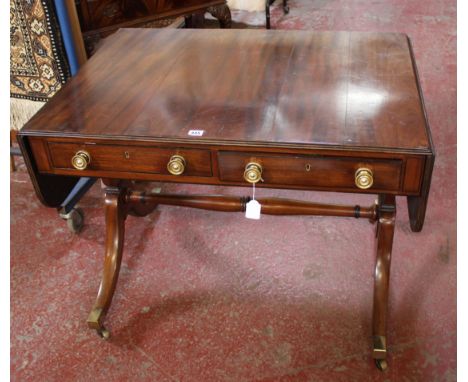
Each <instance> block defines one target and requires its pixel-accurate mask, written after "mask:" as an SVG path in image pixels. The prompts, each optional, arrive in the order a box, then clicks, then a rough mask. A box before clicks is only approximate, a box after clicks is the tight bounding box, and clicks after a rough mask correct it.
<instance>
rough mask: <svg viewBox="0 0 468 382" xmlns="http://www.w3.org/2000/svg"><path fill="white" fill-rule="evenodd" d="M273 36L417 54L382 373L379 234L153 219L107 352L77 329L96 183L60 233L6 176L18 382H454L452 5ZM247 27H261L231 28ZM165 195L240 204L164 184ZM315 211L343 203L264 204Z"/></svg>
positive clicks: (95, 262)
mask: <svg viewBox="0 0 468 382" xmlns="http://www.w3.org/2000/svg"><path fill="white" fill-rule="evenodd" d="M290 7H291V13H290V14H289V15H288V16H283V14H282V12H281V10H280V8H279V7H277V6H276V7H275V8H274V9H273V13H272V24H273V27H274V28H277V29H314V30H359V31H391V32H404V33H407V34H408V35H409V36H410V37H411V39H412V41H413V44H414V50H415V54H416V60H417V63H418V66H419V71H420V76H421V81H422V88H423V92H424V95H425V99H426V106H427V112H428V117H429V121H430V124H431V126H432V132H433V137H434V141H435V145H436V149H437V154H438V156H437V159H436V164H435V171H434V177H433V183H432V191H431V196H430V201H429V208H428V215H427V219H426V225H425V227H424V230H423V232H421V233H419V234H415V233H411V232H410V230H409V224H408V215H407V212H406V201H405V200H404V199H400V200H398V208H399V210H398V217H397V229H396V234H395V245H394V251H393V254H394V255H393V264H392V274H391V296H390V297H391V298H390V323H389V332H388V340H389V344H390V356H389V370H388V371H387V372H386V373H383V374H382V373H381V372H379V371H378V370H377V369H376V368H375V366H374V364H373V362H372V360H371V358H370V346H371V344H370V342H371V341H370V330H371V307H372V286H373V279H372V277H373V265H374V240H373V226H371V225H370V224H369V223H368V222H367V221H365V220H362V221H355V220H352V219H351V220H346V219H339V218H322V217H298V218H296V217H295V218H292V217H271V216H264V217H262V219H261V220H260V221H258V222H257V221H248V220H246V219H244V218H243V217H242V215H241V214H228V213H215V212H208V211H199V210H190V209H183V208H175V207H160V208H159V209H158V211H157V212H155V213H153V214H152V215H150V216H149V217H146V218H140V219H137V218H133V217H129V218H128V220H127V231H126V246H125V254H124V260H123V265H122V270H121V274H120V280H119V284H118V286H117V293H116V296H115V299H114V302H113V305H112V307H111V310H110V311H109V314H108V319H107V323H108V327H109V329H110V330H111V332H112V337H111V339H110V340H108V341H104V340H101V339H100V338H99V337H98V336H97V335H96V334H95V333H94V332H93V331H91V330H89V329H88V328H87V326H86V318H87V314H88V312H89V310H90V308H91V306H92V304H93V302H94V297H95V293H96V292H97V287H98V284H99V280H100V271H101V265H102V264H101V261H102V258H103V245H104V216H103V210H102V195H101V190H100V187H99V185H96V186H94V188H93V189H92V190H91V192H90V193H89V194H88V195H87V196H86V197H85V198H84V199H83V200H82V203H81V206H82V208H83V209H84V211H85V214H86V225H85V227H84V229H83V231H82V233H81V234H79V235H74V234H72V233H70V232H69V231H68V230H67V227H66V224H65V223H64V222H63V221H62V220H61V219H59V218H58V216H57V213H56V212H55V211H54V210H51V209H47V208H45V207H43V206H42V205H41V204H40V203H39V201H38V200H37V198H36V197H35V195H34V193H33V189H32V186H31V183H30V181H29V178H28V176H27V173H26V171H25V167H24V164H22V162H21V164H20V166H19V169H18V171H17V172H16V173H13V174H12V175H11V373H12V380H13V381H41V382H42V381H61V382H63V381H86V382H87V381H164V382H165V381H195V382H197V381H236V382H237V381H374V380H375V381H454V380H455V379H456V230H455V223H456V219H455V211H456V171H455V167H456V159H455V152H456V26H455V23H456V3H455V1H447V0H445V1H440V0H425V1H422V0H419V1H416V0H413V1H411V0H394V1H386V0H375V1H367V0H366V1H364V0H327V1H325V0H291V1H290ZM234 16H235V19H236V20H237V21H239V22H247V23H259V22H261V20H263V18H264V14H263V13H258V14H247V13H242V12H236V13H235V14H234ZM163 189H164V190H167V191H177V192H184V191H190V192H211V191H213V192H216V193H226V194H236V195H237V194H248V192H249V190H248V189H245V190H243V189H222V190H221V189H217V188H216V187H196V186H183V187H181V186H174V185H163ZM258 194H261V196H268V195H279V196H285V197H298V198H304V199H309V200H317V201H329V202H345V201H346V202H349V203H363V204H368V203H372V202H373V199H374V198H371V197H358V196H355V195H338V194H336V195H333V194H330V195H323V194H320V193H304V192H287V191H274V190H270V191H267V190H265V191H264V190H262V191H259V192H258V193H257V196H260V195H258Z"/></svg>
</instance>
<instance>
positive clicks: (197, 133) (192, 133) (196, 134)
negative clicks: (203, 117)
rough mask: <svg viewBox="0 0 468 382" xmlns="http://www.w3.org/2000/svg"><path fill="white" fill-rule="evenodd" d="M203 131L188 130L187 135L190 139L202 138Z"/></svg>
mask: <svg viewBox="0 0 468 382" xmlns="http://www.w3.org/2000/svg"><path fill="white" fill-rule="evenodd" d="M204 132H205V130H189V132H188V135H190V136H191V137H202V136H203V133H204Z"/></svg>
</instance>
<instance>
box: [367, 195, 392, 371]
mask: <svg viewBox="0 0 468 382" xmlns="http://www.w3.org/2000/svg"><path fill="white" fill-rule="evenodd" d="M395 216H396V205H395V196H393V195H381V196H379V201H378V220H377V259H376V264H375V274H374V277H375V279H374V308H373V329H372V334H373V343H374V344H373V345H374V349H373V358H374V359H375V363H376V365H377V367H378V368H379V369H380V370H385V369H386V368H387V362H386V357H387V343H386V331H387V305H388V290H389V281H390V262H391V254H392V244H393V234H394V231H395Z"/></svg>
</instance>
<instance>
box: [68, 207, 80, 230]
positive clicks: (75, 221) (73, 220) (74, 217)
mask: <svg viewBox="0 0 468 382" xmlns="http://www.w3.org/2000/svg"><path fill="white" fill-rule="evenodd" d="M66 219H67V225H68V228H69V229H70V231H72V232H73V233H79V232H80V231H81V230H82V228H83V224H84V214H83V211H82V210H81V209H80V208H73V209H72V210H71V211H70V213H69V214H68V215H67V217H66Z"/></svg>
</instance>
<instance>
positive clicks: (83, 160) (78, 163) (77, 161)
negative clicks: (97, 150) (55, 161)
mask: <svg viewBox="0 0 468 382" xmlns="http://www.w3.org/2000/svg"><path fill="white" fill-rule="evenodd" d="M90 163H91V155H89V153H88V152H87V151H84V150H79V151H77V152H76V154H75V155H74V156H73V158H72V165H73V167H75V168H76V169H77V170H81V171H82V170H86V167H88V165H89V164H90Z"/></svg>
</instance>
